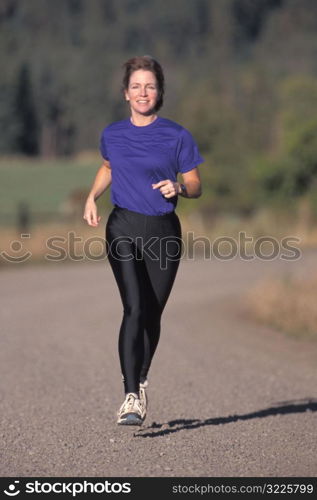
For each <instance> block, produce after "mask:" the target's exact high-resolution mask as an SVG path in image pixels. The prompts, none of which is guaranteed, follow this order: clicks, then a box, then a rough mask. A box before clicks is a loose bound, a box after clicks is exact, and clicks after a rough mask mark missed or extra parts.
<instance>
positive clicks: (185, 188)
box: [84, 56, 204, 425]
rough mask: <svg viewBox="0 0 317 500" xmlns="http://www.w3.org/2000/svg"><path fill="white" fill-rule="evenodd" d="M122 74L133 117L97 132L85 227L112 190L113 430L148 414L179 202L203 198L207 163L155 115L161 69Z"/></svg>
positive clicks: (144, 62) (174, 264)
mask: <svg viewBox="0 0 317 500" xmlns="http://www.w3.org/2000/svg"><path fill="white" fill-rule="evenodd" d="M123 67H124V76H123V86H122V90H123V94H124V97H125V99H126V101H127V102H128V103H129V107H130V116H129V117H128V118H126V119H124V120H120V121H117V122H114V123H111V124H110V125H108V126H107V127H106V128H105V129H104V130H103V132H102V136H101V143H100V150H101V154H102V156H103V159H104V161H103V164H102V166H101V167H100V168H99V170H98V172H97V175H96V178H95V181H94V184H93V186H92V189H91V191H90V193H89V196H88V198H87V201H86V205H85V211H84V219H85V220H86V221H87V223H88V224H89V225H90V226H93V227H96V226H97V225H98V223H99V221H100V218H101V217H100V216H98V215H97V207H96V200H97V199H98V198H99V196H101V194H102V193H103V192H104V191H105V190H106V189H107V188H108V187H109V186H110V184H111V201H112V204H113V205H114V206H113V209H112V211H111V213H110V215H109V218H108V221H107V223H106V234H105V236H106V249H107V255H108V259H109V263H110V265H111V268H112V271H113V274H114V277H115V280H116V283H117V286H118V289H119V292H120V296H121V300H122V305H123V319H122V323H121V327H120V333H119V357H120V365H121V372H122V379H123V383H124V391H125V399H124V402H123V404H122V405H121V407H120V409H119V411H118V415H117V416H118V418H117V423H118V424H128V425H129V424H132V425H140V424H142V422H143V421H144V418H145V416H146V411H147V404H148V400H147V395H146V387H147V385H148V382H147V376H148V372H149V368H150V366H151V362H152V359H153V356H154V353H155V350H156V348H157V345H158V341H159V337H160V330H161V316H162V312H163V309H164V307H165V305H166V302H167V299H168V297H169V295H170V292H171V289H172V286H173V283H174V280H175V277H176V273H177V269H178V266H179V261H180V258H181V252H182V240H181V238H182V232H181V225H180V221H179V218H178V216H177V214H176V212H175V208H176V205H177V199H178V196H183V197H186V198H198V197H199V196H200V195H201V182H200V175H199V171H198V168H197V165H198V164H200V163H202V162H203V161H204V160H203V158H202V157H201V156H200V154H199V151H198V148H197V145H196V143H195V141H194V139H193V137H192V136H191V134H190V132H188V131H187V130H186V129H185V128H184V127H182V126H181V125H179V124H177V123H175V122H174V121H171V120H169V119H167V118H163V117H161V116H158V115H157V112H158V110H159V109H160V108H161V107H162V105H163V95H164V75H163V71H162V67H161V66H160V64H159V63H158V62H157V61H156V60H155V59H153V58H152V57H150V56H143V57H134V58H132V59H129V60H128V61H127V62H126V63H125V64H124V65H123ZM178 173H180V174H181V175H182V183H180V182H178V181H177V174H178Z"/></svg>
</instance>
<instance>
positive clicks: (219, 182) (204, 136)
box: [0, 0, 317, 213]
mask: <svg viewBox="0 0 317 500" xmlns="http://www.w3.org/2000/svg"><path fill="white" fill-rule="evenodd" d="M316 28H317V2H316V1H315V0H173V1H172V2H163V1H162V0H91V1H88V0H54V2H52V1H50V0H28V1H25V0H2V2H1V4H0V64H1V67H2V71H1V72H0V126H1V130H2V133H1V137H0V154H1V153H2V154H7V153H10V152H11V153H24V154H27V155H34V154H40V155H42V156H44V157H51V156H63V155H71V154H73V153H78V152H81V151H85V150H91V149H97V148H98V144H99V137H100V133H101V130H102V128H103V127H104V126H105V125H107V124H108V123H110V122H111V121H114V120H118V119H122V118H123V117H125V116H126V115H127V113H128V107H127V105H126V103H125V102H124V101H123V99H122V95H121V92H120V87H121V78H122V63H123V62H124V61H125V60H126V59H128V58H129V57H132V56H133V55H143V54H151V55H153V56H154V57H157V58H158V60H159V61H161V63H162V65H163V67H164V69H165V73H166V99H165V105H164V108H163V109H162V111H161V114H162V115H163V116H166V117H168V118H171V119H174V120H176V121H179V122H180V123H182V124H183V125H184V126H186V127H187V128H188V129H189V130H190V131H191V132H192V133H193V135H194V136H195V138H196V140H197V142H198V144H199V146H200V148H201V150H202V153H203V155H204V156H205V158H206V163H205V164H204V165H202V166H201V173H202V177H203V182H204V197H202V198H201V199H199V200H197V202H196V206H197V207H201V209H203V210H205V211H206V212H208V211H209V208H210V205H211V204H212V206H213V210H229V211H241V212H243V213H250V212H252V210H255V209H256V208H257V207H258V206H259V205H260V204H261V203H266V202H268V200H272V199H289V197H291V196H294V197H296V196H298V197H300V196H303V195H304V194H305V193H306V192H310V190H311V186H312V185H313V184H314V181H315V179H316V175H317V171H316V168H317V167H316V157H317V145H316V136H317V125H316V119H317V118H316V109H317V97H316V96H317V90H316V89H317V83H316V72H317V65H316V51H317V36H316V33H317V30H316Z"/></svg>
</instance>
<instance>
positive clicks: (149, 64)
mask: <svg viewBox="0 0 317 500" xmlns="http://www.w3.org/2000/svg"><path fill="white" fill-rule="evenodd" d="M123 68H124V75H123V79H122V90H123V91H125V90H127V89H128V87H129V82H130V76H131V74H132V73H133V72H134V71H136V70H138V69H144V70H146V71H152V73H154V75H155V77H156V81H157V85H158V98H157V101H156V105H155V108H154V110H155V111H158V110H159V109H160V108H161V107H162V106H163V96H164V90H165V89H164V74H163V69H162V66H161V65H160V64H159V63H158V62H157V61H156V60H155V59H154V58H153V57H152V56H148V55H146V56H138V57H132V58H131V59H128V61H126V62H125V63H124V64H123Z"/></svg>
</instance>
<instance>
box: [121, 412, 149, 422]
mask: <svg viewBox="0 0 317 500" xmlns="http://www.w3.org/2000/svg"><path fill="white" fill-rule="evenodd" d="M117 424H118V425H142V424H143V420H142V419H141V418H140V417H139V416H138V415H136V414H135V413H130V414H128V415H126V416H125V417H123V418H121V420H119V421H118V422H117Z"/></svg>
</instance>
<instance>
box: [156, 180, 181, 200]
mask: <svg viewBox="0 0 317 500" xmlns="http://www.w3.org/2000/svg"><path fill="white" fill-rule="evenodd" d="M152 188H153V189H159V190H160V191H161V193H162V195H163V196H165V198H173V196H176V195H177V194H179V190H180V184H179V182H173V181H171V180H170V179H166V180H165V181H160V182H157V183H156V184H152Z"/></svg>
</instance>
